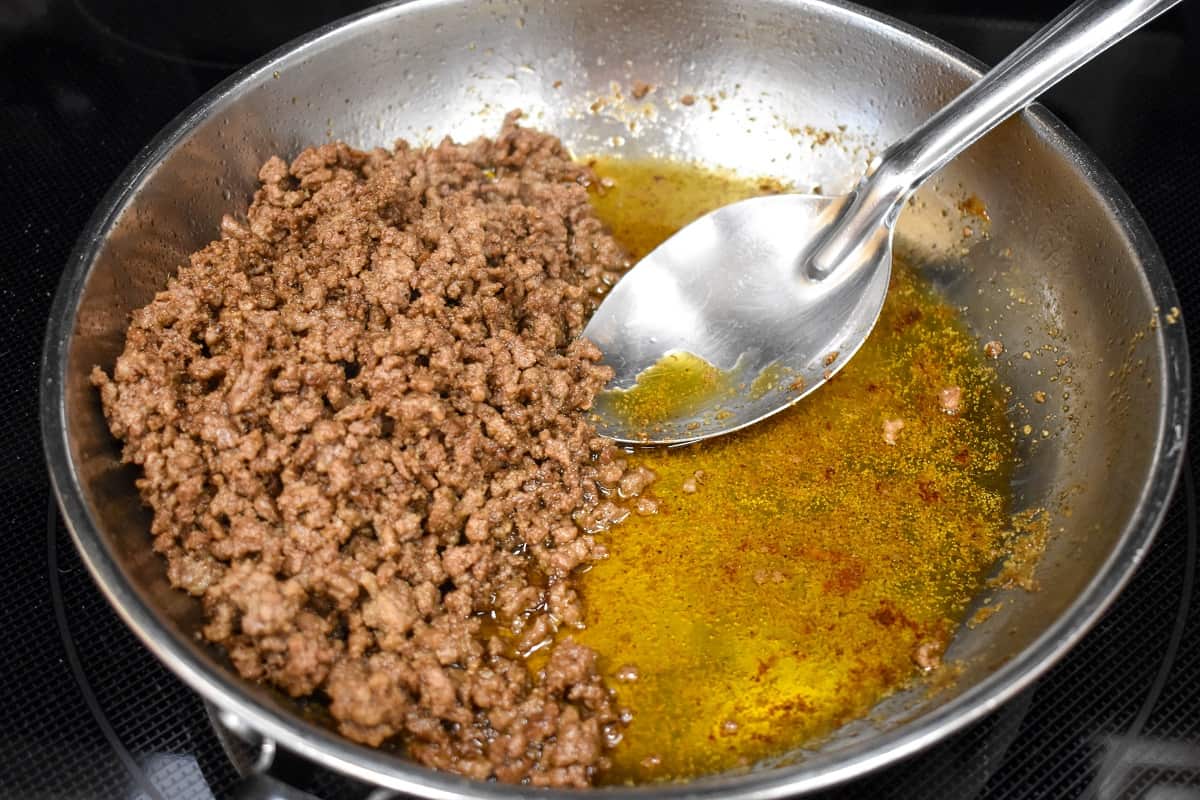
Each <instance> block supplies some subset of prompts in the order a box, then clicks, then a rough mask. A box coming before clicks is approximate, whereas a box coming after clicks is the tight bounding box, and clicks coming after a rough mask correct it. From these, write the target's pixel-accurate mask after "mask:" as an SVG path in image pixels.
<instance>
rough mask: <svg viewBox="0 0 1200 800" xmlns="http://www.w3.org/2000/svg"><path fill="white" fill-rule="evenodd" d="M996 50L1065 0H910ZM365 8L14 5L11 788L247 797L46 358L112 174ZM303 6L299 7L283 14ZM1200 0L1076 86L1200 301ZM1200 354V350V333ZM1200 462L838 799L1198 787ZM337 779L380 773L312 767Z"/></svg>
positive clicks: (1083, 110)
mask: <svg viewBox="0 0 1200 800" xmlns="http://www.w3.org/2000/svg"><path fill="white" fill-rule="evenodd" d="M869 5H872V6H875V7H878V8H880V9H882V10H884V11H887V12H889V13H892V14H895V15H896V16H899V17H901V18H902V19H905V20H907V21H909V22H913V23H915V24H917V25H918V26H920V27H923V28H926V29H928V30H930V31H932V32H933V33H935V34H937V35H939V36H941V37H943V38H945V39H947V40H949V41H950V42H952V43H954V44H956V45H958V46H959V47H961V48H962V49H964V50H966V51H968V52H970V53H972V54H974V55H976V56H978V57H980V58H982V59H983V60H985V61H987V62H989V63H992V62H995V61H996V60H998V59H999V58H1000V57H1002V56H1003V55H1004V54H1005V53H1006V52H1007V51H1009V50H1010V49H1012V48H1013V47H1014V46H1015V45H1016V44H1018V43H1019V42H1020V41H1021V40H1022V39H1023V38H1024V37H1025V36H1027V35H1028V34H1029V33H1031V32H1032V31H1033V30H1034V29H1035V28H1036V27H1037V26H1038V25H1039V24H1040V23H1041V22H1044V21H1045V20H1046V19H1048V18H1049V17H1050V16H1052V15H1053V14H1054V13H1055V12H1056V10H1057V4H1054V5H1044V4H1040V3H1032V2H1024V3H1021V2H1015V3H1014V2H1003V3H1002V2H998V1H997V0H989V1H988V2H977V3H964V2H951V0H938V1H936V2H934V1H923V0H896V1H895V2H890V1H888V2H872V3H869ZM359 7H361V5H360V4H358V3H352V2H348V0H329V1H327V2H304V1H303V0H301V1H299V2H291V3H286V4H284V3H280V2H261V3H253V2H247V1H246V0H238V1H237V2H232V1H230V0H206V1H202V0H184V1H182V2H176V3H161V4H151V3H148V2H134V0H73V1H71V0H66V1H64V2H59V1H58V0H0V211H2V212H3V213H0V324H2V325H3V331H2V335H0V356H2V358H0V363H3V364H4V365H5V366H6V368H7V369H8V370H9V372H8V375H7V377H6V378H5V379H3V380H2V381H0V408H3V409H5V412H6V413H5V414H4V415H2V416H0V453H2V454H3V458H2V459H0V526H2V528H0V530H2V531H3V534H4V536H5V537H6V538H5V543H6V546H5V549H4V554H3V557H2V558H0V647H2V650H0V797H5V798H8V797H13V798H17V797H20V798H25V797H28V798H35V797H47V798H49V797H54V798H59V797H80V798H84V797H122V798H125V797H128V798H134V797H148V798H159V797H162V798H176V797H178V798H189V800H190V799H191V798H197V799H199V798H209V797H223V796H225V795H227V794H228V793H229V791H230V790H231V788H232V787H233V785H234V784H235V782H236V780H237V773H236V771H235V769H234V767H233V766H232V764H231V763H230V762H229V760H228V759H227V758H226V757H225V755H224V754H223V752H222V750H221V747H220V745H219V743H218V741H217V739H216V737H215V736H214V734H213V733H212V730H211V728H210V726H209V724H208V721H207V718H206V716H205V712H204V708H203V706H202V704H201V703H200V701H199V699H198V698H197V697H196V696H195V695H193V694H192V693H191V692H189V691H188V690H187V689H185V688H184V687H183V686H182V685H181V684H180V683H179V682H178V681H177V680H176V679H175V678H174V677H173V676H172V675H171V674H170V673H169V672H167V671H166V670H165V669H164V668H162V667H161V666H160V665H159V664H158V662H157V661H155V660H154V659H153V658H152V657H151V656H150V655H149V654H148V653H147V652H146V651H145V650H144V649H143V648H141V647H140V646H139V645H138V644H137V643H136V641H135V640H134V639H133V637H132V636H131V634H129V633H128V632H127V631H126V630H125V628H124V627H123V625H122V624H121V623H120V621H119V620H118V619H117V618H116V617H115V615H114V614H113V613H112V612H111V610H110V609H109V608H108V606H107V605H106V604H105V602H104V600H103V599H102V598H101V597H100V595H99V594H98V593H97V592H96V590H95V588H94V587H93V585H92V583H91V581H90V579H89V578H88V576H87V574H86V573H85V572H84V571H83V569H82V567H81V565H80V563H79V560H78V558H77V556H76V555H75V551H74V549H73V547H72V546H71V544H70V542H69V540H68V539H67V538H66V535H65V533H64V532H63V531H62V530H61V528H60V526H58V524H57V521H56V518H55V513H54V510H53V506H52V504H51V503H50V500H49V495H48V483H47V480H46V477H45V470H44V466H43V463H42V455H41V448H40V444H39V440H38V425H37V369H38V360H39V355H40V349H41V341H42V333H43V330H44V327H45V323H46V315H47V313H48V309H49V305H50V299H51V295H52V293H53V291H54V288H55V286H56V284H57V280H58V275H59V273H60V270H61V268H62V264H63V263H64V261H65V259H66V256H67V253H68V251H69V249H70V248H71V246H72V244H73V242H74V239H75V237H76V235H77V233H78V232H79V230H80V229H81V227H82V226H83V224H84V222H85V220H86V218H87V216H88V215H89V214H90V212H91V210H92V209H93V207H94V206H95V204H96V202H97V201H98V200H99V198H100V196H101V194H102V193H103V192H104V190H105V189H106V188H107V186H108V185H109V183H110V182H111V181H112V180H113V179H114V178H115V177H116V176H117V174H118V173H119V172H120V170H121V169H122V168H123V167H124V165H125V164H126V163H128V161H129V160H130V159H131V158H132V157H133V155H134V154H135V153H136V152H137V150H138V149H139V148H140V147H141V146H142V145H143V144H144V143H145V142H146V141H148V140H149V139H150V138H151V137H152V136H153V135H154V133H155V132H156V131H157V130H158V129H159V128H160V127H161V126H163V125H164V124H165V123H167V122H168V121H169V120H170V119H171V118H172V117H173V116H174V115H175V114H176V113H177V112H179V111H180V110H182V109H183V108H184V107H185V106H186V105H187V104H188V103H189V102H191V101H192V100H193V99H194V98H195V97H197V96H198V95H199V94H201V93H203V92H204V91H205V90H206V89H208V88H209V87H210V86H212V85H213V84H214V83H216V82H217V81H218V80H220V79H221V78H222V77H224V76H225V75H226V74H228V73H229V72H231V71H232V70H233V69H235V68H237V67H238V66H240V65H241V64H243V63H245V62H247V61H249V60H251V59H253V58H255V57H257V56H258V55H261V54H262V53H264V52H266V51H267V50H269V49H270V48H272V47H274V46H275V45H277V44H280V43H282V42H284V41H286V40H287V39H290V38H292V37H293V36H296V35H299V34H301V33H303V32H304V31H305V30H307V29H309V28H312V27H314V26H316V25H318V24H321V23H323V22H325V21H328V20H331V19H334V18H336V17H339V16H342V15H344V14H346V13H349V12H351V11H354V10H357V9H358V8H359ZM283 8H286V9H287V13H286V14H285V13H281V9H283ZM1198 79H1200V0H1192V2H1191V3H1190V4H1185V6H1184V7H1181V8H1180V9H1178V10H1176V11H1174V12H1172V13H1171V14H1170V15H1169V16H1168V17H1166V18H1164V19H1163V20H1160V21H1159V22H1157V23H1155V24H1154V25H1153V26H1152V27H1151V28H1149V29H1148V30H1146V31H1144V32H1142V33H1139V34H1138V35H1136V36H1135V37H1134V38H1133V39H1132V40H1131V41H1129V42H1126V43H1124V44H1122V45H1121V46H1120V47H1119V48H1117V49H1116V50H1114V51H1113V52H1111V53H1109V54H1106V55H1105V56H1102V57H1101V58H1100V59H1099V60H1098V61H1097V62H1096V63H1094V64H1092V65H1091V66H1089V67H1087V68H1086V69H1085V70H1084V71H1083V72H1082V73H1080V74H1078V75H1076V76H1074V77H1073V78H1071V79H1069V80H1068V81H1067V82H1066V83H1065V84H1063V85H1062V86H1060V87H1059V88H1057V89H1055V90H1054V91H1053V92H1052V93H1051V94H1050V95H1049V96H1048V98H1047V104H1048V105H1049V106H1050V107H1051V108H1052V109H1053V110H1054V111H1055V112H1056V113H1058V114H1059V115H1060V116H1061V117H1062V118H1063V119H1064V120H1065V121H1066V122H1067V123H1068V124H1069V125H1070V126H1071V127H1072V128H1074V129H1075V130H1076V131H1077V132H1078V133H1079V134H1080V135H1081V136H1082V137H1083V138H1084V139H1085V140H1086V141H1087V142H1088V143H1089V144H1090V145H1091V146H1092V147H1093V148H1094V149H1095V150H1096V151H1097V152H1098V153H1099V155H1100V157H1101V159H1102V160H1103V161H1104V162H1105V163H1106V164H1107V165H1108V166H1109V167H1110V169H1111V170H1112V171H1113V172H1114V174H1115V175H1116V176H1117V178H1118V179H1119V180H1120V182H1121V183H1122V185H1123V186H1124V187H1125V188H1126V190H1127V191H1128V192H1129V194H1130V195H1131V196H1132V197H1133V200H1134V202H1135V204H1136V205H1137V207H1138V208H1139V210H1140V211H1141V213H1142V214H1143V215H1144V216H1145V218H1146V221H1147V223H1148V224H1149V226H1150V229H1151V231H1152V232H1153V233H1154V235H1155V237H1156V239H1157V241H1158V243H1159V245H1160V246H1161V248H1162V250H1163V252H1164V254H1165V255H1166V258H1167V261H1168V263H1169V264H1170V266H1171V270H1172V274H1173V275H1174V278H1175V281H1176V285H1177V287H1178V289H1179V293H1180V296H1181V300H1182V304H1183V308H1184V312H1185V317H1186V318H1187V319H1189V320H1192V321H1193V322H1194V321H1195V320H1197V319H1200V273H1198V272H1197V266H1198V264H1197V261H1198V260H1200V201H1198V200H1197V193H1196V186H1197V185H1198V184H1200V153H1198V152H1197V147H1196V143H1197V141H1198V139H1200V81H1198ZM1193 352H1194V353H1195V352H1200V346H1197V345H1196V344H1195V343H1193ZM1192 480H1193V475H1192V470H1191V468H1190V466H1189V467H1188V468H1187V469H1186V470H1185V479H1184V481H1183V482H1182V483H1181V487H1180V490H1179V492H1178V493H1177V497H1176V501H1175V504H1174V506H1173V507H1172V509H1171V512H1170V513H1169V515H1168V518H1167V520H1166V522H1165V524H1164V527H1163V530H1162V532H1161V534H1160V535H1159V538H1158V540H1157V543H1156V544H1155V546H1154V548H1153V549H1152V550H1151V552H1150V554H1149V556H1148V558H1147V561H1146V563H1145V564H1144V565H1143V566H1142V568H1141V569H1140V570H1139V572H1138V574H1137V576H1136V578H1135V579H1134V581H1133V582H1132V584H1131V585H1130V586H1129V588H1128V589H1126V591H1125V593H1124V594H1123V595H1122V597H1121V598H1120V600H1119V601H1118V602H1117V604H1116V605H1115V606H1114V607H1113V609H1112V610H1111V611H1110V612H1109V613H1108V615H1107V616H1106V617H1105V618H1104V620H1103V621H1102V622H1101V623H1100V624H1099V625H1098V626H1097V628H1096V629H1095V630H1094V631H1093V632H1092V633H1091V634H1089V635H1088V636H1087V638H1086V639H1085V640H1084V641H1083V642H1082V643H1081V644H1080V646H1079V647H1077V648H1076V649H1075V650H1074V651H1072V653H1071V654H1070V655H1069V656H1068V657H1067V658H1066V659H1065V660H1064V661H1063V662H1062V663H1061V664H1059V665H1058V666H1057V667H1056V668H1055V669H1054V670H1053V671H1052V672H1051V673H1050V674H1049V675H1048V676H1047V677H1046V678H1044V679H1043V680H1041V681H1040V682H1039V683H1038V684H1037V685H1036V686H1034V687H1033V688H1032V689H1030V690H1028V691H1026V692H1025V693H1023V694H1022V695H1021V696H1020V697H1018V698H1016V699H1015V700H1014V701H1012V702H1010V703H1009V704H1007V705H1006V706H1005V707H1004V708H1003V709H1001V710H1000V711H999V712H998V713H996V714H994V715H993V716H992V717H989V718H988V719H986V720H985V721H983V722H982V723H980V724H979V725H977V726H975V727H974V728H972V729H970V730H968V731H966V732H965V733H963V734H961V735H959V736H956V737H953V738H952V739H951V740H950V741H949V742H947V743H945V744H943V745H941V746H938V747H936V748H934V749H933V750H931V751H929V752H928V753H926V754H923V755H921V756H918V757H916V758H915V759H912V760H910V761H908V762H906V763H904V764H901V765H900V766H898V767H895V768H892V769H890V770H887V771H886V772H884V773H881V774H878V775H876V776H873V777H870V778H868V779H866V780H865V781H860V782H857V783H854V784H850V785H849V786H847V787H844V788H843V789H842V790H839V791H838V792H837V793H835V794H836V795H837V796H845V797H858V796H879V797H895V798H906V797H946V798H960V797H961V798H969V797H987V798H1012V799H1013V800H1015V799H1016V798H1059V797H1078V796H1088V797H1096V798H1118V797H1119V798H1147V800H1164V799H1165V798H1185V797H1188V798H1200V592H1196V590H1195V571H1196V567H1197V553H1196V550H1197V533H1196V519H1195V516H1196V506H1195V498H1194V492H1193V490H1192ZM294 778H295V780H297V781H298V782H299V783H301V784H303V785H304V786H306V787H307V788H308V789H309V790H311V791H314V792H317V793H320V794H322V795H324V796H327V797H331V798H332V797H335V796H338V797H341V796H347V797H350V796H362V794H363V793H362V791H361V789H360V788H359V787H353V786H351V785H349V784H347V783H346V782H344V781H340V780H337V779H334V778H332V777H330V776H328V775H325V774H321V773H308V772H306V771H304V770H298V771H297V772H296V773H295V775H294Z"/></svg>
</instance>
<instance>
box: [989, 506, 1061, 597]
mask: <svg viewBox="0 0 1200 800" xmlns="http://www.w3.org/2000/svg"><path fill="white" fill-rule="evenodd" d="M1012 528H1013V529H1012V532H1011V533H1010V534H1009V537H1008V551H1009V555H1008V557H1007V558H1006V559H1005V560H1004V565H1003V566H1002V567H1001V568H1000V572H999V574H997V575H996V577H994V578H992V579H991V580H990V581H989V582H988V583H989V585H990V586H996V587H999V588H1004V589H1011V588H1013V587H1018V586H1019V587H1020V588H1022V589H1024V590H1025V591H1027V592H1036V591H1037V590H1038V588H1039V584H1038V581H1037V577H1036V576H1035V574H1034V573H1035V572H1036V570H1037V565H1038V563H1039V562H1040V561H1041V559H1042V554H1043V553H1045V552H1046V543H1047V541H1048V539H1049V535H1050V526H1049V523H1048V522H1047V520H1046V517H1045V513H1044V512H1043V511H1042V510H1041V509H1029V510H1027V511H1023V512H1021V513H1020V514H1017V515H1016V516H1015V517H1014V518H1013V522H1012Z"/></svg>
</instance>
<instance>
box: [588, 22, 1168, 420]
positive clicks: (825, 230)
mask: <svg viewBox="0 0 1200 800" xmlns="http://www.w3.org/2000/svg"><path fill="white" fill-rule="evenodd" d="M1178 2H1180V0H1080V2H1077V3H1075V4H1074V5H1072V6H1071V7H1070V8H1068V9H1067V10H1066V11H1064V12H1063V13H1062V14H1061V15H1059V16H1058V17H1057V18H1056V19H1054V20H1053V21H1051V22H1050V23H1049V24H1048V25H1046V27H1044V28H1042V29H1041V30H1040V31H1039V32H1038V33H1036V34H1034V36H1033V37H1032V38H1030V39H1029V40H1028V41H1027V42H1025V43H1024V44H1023V45H1021V46H1020V47H1019V48H1018V49H1017V50H1015V51H1014V52H1013V53H1011V54H1010V55H1009V56H1008V57H1007V58H1005V59H1004V61H1002V62H1000V64H998V65H997V66H996V67H995V68H993V69H992V70H991V71H990V72H988V73H987V74H986V75H985V76H984V77H983V78H982V79H981V80H980V81H979V82H978V83H976V84H974V85H973V86H971V87H970V88H969V89H967V90H966V91H964V92H963V93H962V94H961V95H959V96H958V97H957V98H956V99H955V100H953V101H952V102H951V103H950V104H949V105H947V106H946V107H944V108H943V109H941V110H940V111H938V112H937V113H936V114H934V116H933V117H931V118H930V119H929V120H928V121H927V122H925V123H924V124H923V125H921V126H920V127H919V128H917V129H916V130H915V131H913V132H912V133H910V134H909V135H908V136H907V137H905V138H903V139H901V140H899V141H897V142H895V143H894V144H892V145H891V146H889V147H888V148H887V149H886V150H885V151H884V152H883V153H882V155H880V156H879V157H877V158H876V159H874V161H873V162H872V163H871V165H870V167H869V168H868V171H867V174H866V176H865V177H864V178H863V179H862V180H861V181H860V182H859V184H858V185H857V186H856V187H855V189H854V190H853V191H852V192H851V193H850V194H847V195H843V196H840V197H827V196H817V195H802V194H782V195H773V196H767V197H756V198H752V199H750V200H743V201H741V202H738V203H732V204H730V205H727V206H724V207H723V208H720V209H717V210H716V211H714V212H712V213H710V214H707V215H705V216H703V217H701V218H700V219H698V220H696V221H695V222H692V223H691V224H689V225H687V226H686V227H684V228H683V229H681V230H680V231H679V232H678V233H676V234H675V235H674V236H672V237H671V238H670V239H668V240H667V241H666V242H664V243H663V244H661V245H659V246H658V247H657V248H656V249H654V250H653V251H652V252H651V253H650V254H649V255H647V256H646V257H645V258H643V259H642V260H641V261H640V262H638V264H637V265H636V266H635V267H634V268H633V269H632V270H630V271H629V272H628V273H627V274H626V275H625V276H624V277H622V278H621V280H620V281H618V282H617V284H616V286H614V287H613V289H612V291H611V292H610V293H609V295H608V296H607V297H606V298H605V300H604V301H603V302H602V303H601V304H600V307H599V308H598V309H597V310H596V313H595V314H594V315H593V316H592V319H591V321H590V322H589V323H588V325H587V327H586V328H585V329H584V331H583V334H582V335H583V336H584V337H585V338H587V339H590V340H591V341H592V342H594V343H595V344H596V345H597V346H598V347H599V348H600V351H601V353H603V360H604V363H606V364H607V365H608V366H610V367H611V368H612V369H613V371H614V373H615V375H614V378H613V380H612V382H610V384H609V389H608V390H606V391H605V392H603V393H602V394H601V396H600V397H599V398H598V399H597V403H596V406H595V408H594V412H595V414H594V420H595V422H596V428H597V431H598V432H599V433H600V434H601V435H602V436H606V437H609V438H611V439H614V440H616V441H618V442H621V443H626V444H682V443H685V442H692V441H697V440H699V439H707V438H710V437H713V436H718V435H721V434H725V433H730V432H732V431H736V430H739V429H740V428H744V427H746V426H747V425H752V424H753V423H755V422H758V421H759V420H762V419H764V418H765V417H768V416H770V415H771V414H774V413H776V412H778V411H781V410H782V409H784V408H787V407H788V406H790V405H792V404H793V403H795V402H796V401H798V400H799V399H800V398H802V397H804V396H806V395H808V394H810V393H811V392H813V391H815V390H816V389H817V388H818V387H819V386H821V385H822V384H823V383H824V382H825V381H827V380H828V379H829V378H830V377H832V375H833V374H834V373H836V372H837V371H838V370H839V369H841V368H842V367H843V366H845V364H846V362H847V361H848V360H849V358H850V357H851V356H852V355H854V353H855V352H856V351H857V350H858V349H859V347H860V346H862V343H863V341H864V340H866V338H867V335H868V334H869V333H870V332H871V329H872V328H873V327H874V325H875V321H876V320H877V319H878V317H879V312H880V309H881V308H882V307H883V300H884V297H885V296H886V294H887V288H888V280H889V278H890V275H891V265H892V238H893V232H894V230H895V225H896V218H897V217H898V216H899V213H900V210H901V208H902V207H903V205H904V203H905V201H906V200H907V199H908V198H909V197H910V196H911V195H912V193H913V192H914V191H916V189H917V188H918V187H919V186H920V185H921V184H922V183H924V182H925V181H926V180H927V179H928V178H929V177H930V176H931V175H932V174H933V173H935V172H936V171H937V170H939V169H940V168H941V167H943V166H945V165H946V164H947V163H948V162H949V161H950V160H951V159H953V158H954V157H955V156H957V155H958V154H959V153H961V152H962V151H963V150H965V149H966V148H967V147H969V146H970V145H971V144H973V143H974V142H975V141H977V140H978V139H979V138H980V137H982V136H983V135H984V134H985V133H987V132H988V131H990V130H991V129H992V128H994V127H996V126H997V125H999V124H1000V123H1001V122H1003V121H1004V120H1005V119H1007V118H1008V117H1009V116H1011V115H1012V114H1014V113H1016V112H1017V111H1019V110H1021V109H1023V108H1025V107H1026V106H1028V105H1029V104H1030V103H1032V102H1033V100H1034V98H1036V97H1037V96H1038V95H1040V94H1041V93H1042V92H1043V91H1045V90H1046V89H1047V88H1049V87H1051V86H1053V85H1054V84H1056V83H1058V82H1059V81H1060V80H1062V79H1063V78H1064V77H1066V76H1067V75H1069V74H1070V73H1072V72H1074V71H1075V70H1076V69H1078V68H1079V67H1080V66H1082V65H1083V64H1084V63H1086V62H1088V61H1090V60H1091V59H1092V58H1094V57H1095V56H1096V55H1098V54H1099V53H1101V52H1102V51H1104V50H1106V49H1107V48H1108V47H1110V46H1112V45H1113V44H1115V43H1116V42H1118V41H1120V40H1121V39H1123V38H1124V37H1126V36H1128V35H1129V34H1131V33H1133V32H1134V31H1135V30H1137V29H1138V28H1140V27H1141V26H1143V25H1145V24H1146V23H1147V22H1149V21H1150V20H1152V19H1154V18H1155V17H1157V16H1158V15H1160V14H1162V13H1163V12H1165V11H1166V10H1168V9H1169V8H1171V7H1172V6H1174V5H1176V4H1177V3H1178ZM664 357H665V358H666V361H664V360H663V359H664ZM697 357H699V358H697ZM701 359H702V360H701ZM672 360H674V361H676V362H679V363H683V364H689V363H690V366H691V369H692V370H693V372H695V371H696V370H699V371H701V372H703V371H705V370H708V371H709V372H710V379H712V380H710V382H713V383H715V384H717V385H723V386H724V389H723V390H720V391H710V392H707V393H701V394H700V395H692V396H687V397H685V396H684V393H681V392H678V391H676V392H675V396H674V397H672V396H670V395H671V391H670V390H668V391H667V392H666V395H667V396H666V397H664V398H662V399H664V400H665V402H664V403H662V404H660V407H659V412H661V413H659V414H657V415H656V416H654V417H653V418H651V417H650V416H639V415H635V414H630V413H628V409H629V408H630V406H629V404H628V403H626V404H622V402H621V399H622V397H626V398H627V399H632V398H633V397H634V392H636V391H637V389H636V388H635V389H634V390H633V391H632V392H631V391H629V390H630V388H631V387H634V386H635V384H636V383H637V381H638V378H639V375H644V376H645V377H644V380H646V381H647V382H648V381H649V379H650V377H651V375H652V373H653V372H655V371H659V372H662V375H663V376H666V375H667V374H669V372H670V362H671V361H672ZM705 362H707V363H705ZM656 364H657V365H659V366H657V367H655V365H656ZM652 367H654V369H653V370H651V372H645V371H646V370H647V369H649V368H652ZM663 370H666V371H665V372H663ZM718 371H719V373H718ZM714 376H717V377H716V378H714ZM764 387H767V388H764ZM676 400H678V401H680V402H674V401H676ZM684 401H686V402H684Z"/></svg>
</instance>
